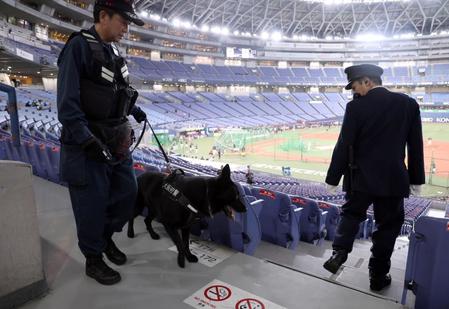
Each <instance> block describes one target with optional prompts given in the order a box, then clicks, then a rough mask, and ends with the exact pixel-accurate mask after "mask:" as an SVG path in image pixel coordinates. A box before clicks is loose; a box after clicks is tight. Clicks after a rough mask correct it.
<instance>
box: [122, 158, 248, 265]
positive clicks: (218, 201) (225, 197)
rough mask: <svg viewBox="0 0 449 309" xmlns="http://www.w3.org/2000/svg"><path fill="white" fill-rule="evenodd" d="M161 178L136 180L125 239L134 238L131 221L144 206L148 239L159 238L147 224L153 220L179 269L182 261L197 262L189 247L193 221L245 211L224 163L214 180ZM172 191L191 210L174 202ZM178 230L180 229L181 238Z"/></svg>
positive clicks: (154, 175) (150, 174)
mask: <svg viewBox="0 0 449 309" xmlns="http://www.w3.org/2000/svg"><path fill="white" fill-rule="evenodd" d="M165 177H166V176H165V175H164V174H161V173H153V172H147V173H144V174H142V175H140V176H139V177H138V178H137V182H138V193H137V200H136V206H135V209H134V216H133V217H132V219H131V220H130V221H129V223H128V237H130V238H133V237H134V218H135V217H136V216H138V215H140V214H142V212H143V210H144V208H145V207H147V208H148V216H147V217H146V218H145V225H146V227H147V230H148V232H149V233H150V235H151V238H153V239H159V235H158V234H157V233H156V232H155V231H154V230H153V228H152V226H151V221H153V219H155V218H157V219H158V220H159V221H160V222H161V223H162V224H163V226H164V227H165V230H166V231H167V233H168V235H170V238H171V239H172V240H173V242H174V243H175V245H176V248H177V249H178V265H179V267H184V266H185V258H187V260H188V261H189V262H191V263H196V262H198V258H197V257H196V256H195V255H193V254H192V253H191V252H190V248H189V234H190V227H191V225H192V224H193V223H194V222H195V219H197V218H200V217H204V216H208V217H211V216H212V215H214V214H215V213H218V212H220V211H224V212H225V214H226V215H227V216H228V217H232V211H233V210H235V211H236V212H245V211H246V208H245V205H244V204H243V203H242V202H241V201H240V195H239V191H238V189H237V186H236V185H235V184H234V183H233V182H232V180H231V170H230V168H229V165H227V164H226V166H225V167H224V168H223V169H222V171H221V173H220V175H219V176H218V177H200V176H184V175H183V174H182V175H180V174H179V173H178V175H176V177H175V176H174V175H170V176H168V177H171V178H170V182H168V180H167V179H165ZM167 183H168V184H169V185H168V186H167ZM173 189H177V190H179V191H180V192H181V193H182V194H183V196H184V197H185V198H186V200H188V202H190V205H191V206H193V208H189V207H188V206H187V203H184V204H183V203H182V202H180V201H179V200H176V199H175V198H174V195H171V194H170V193H169V191H170V190H171V191H174V190H173ZM195 211H197V212H195ZM178 230H181V235H182V236H181V237H180V235H179V232H178Z"/></svg>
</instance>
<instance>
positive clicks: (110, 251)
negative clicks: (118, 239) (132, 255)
mask: <svg viewBox="0 0 449 309" xmlns="http://www.w3.org/2000/svg"><path fill="white" fill-rule="evenodd" d="M104 254H105V255H106V256H107V257H108V259H109V261H111V262H112V263H114V264H115V265H123V264H125V263H126V255H125V254H124V253H123V252H122V251H120V250H119V249H118V248H117V246H116V245H115V244H114V242H113V241H112V239H108V240H107V245H106V249H104Z"/></svg>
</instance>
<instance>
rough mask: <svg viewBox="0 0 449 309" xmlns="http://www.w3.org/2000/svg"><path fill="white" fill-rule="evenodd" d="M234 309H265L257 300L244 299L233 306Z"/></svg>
mask: <svg viewBox="0 0 449 309" xmlns="http://www.w3.org/2000/svg"><path fill="white" fill-rule="evenodd" d="M235 309H265V306H264V304H263V303H262V302H261V301H260V300H258V299H254V298H244V299H241V300H239V301H238V302H237V304H235Z"/></svg>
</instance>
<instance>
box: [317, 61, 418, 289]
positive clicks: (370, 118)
mask: <svg viewBox="0 0 449 309" xmlns="http://www.w3.org/2000/svg"><path fill="white" fill-rule="evenodd" d="M345 73H346V74H347V77H348V81H349V83H348V85H347V86H346V89H347V90H349V89H352V91H353V93H354V99H353V100H352V101H351V102H349V103H348V104H347V106H346V112H345V116H344V120H343V125H342V128H341V131H340V136H339V138H338V141H337V144H336V145H335V149H334V152H333V155H332V161H331V164H330V167H329V170H328V172H327V177H326V183H327V184H328V188H329V191H331V192H332V191H335V189H336V187H337V185H338V183H339V182H340V179H341V177H342V176H343V175H344V180H343V190H344V191H346V193H347V201H346V203H345V204H344V205H343V206H342V213H341V221H340V222H339V225H338V227H337V234H336V237H335V240H334V242H333V245H332V246H333V250H334V251H333V255H332V257H331V258H330V259H329V260H328V261H326V262H325V263H324V265H323V266H324V268H326V269H327V270H328V271H330V272H332V273H336V272H337V271H338V269H339V268H340V266H341V265H342V264H343V263H344V262H345V261H346V259H347V257H348V253H349V252H351V250H352V246H353V243H354V239H355V236H356V234H357V232H358V230H359V224H360V222H362V221H364V220H365V219H366V211H367V209H368V207H369V206H370V205H371V204H373V206H374V218H375V220H376V230H375V231H374V232H373V235H372V242H373V245H372V247H371V253H372V254H371V258H370V260H369V273H370V288H371V289H372V290H375V291H379V290H381V289H383V288H385V287H386V286H388V285H389V284H390V283H391V277H390V275H389V274H388V273H389V270H390V258H391V254H392V253H393V248H394V243H395V241H396V237H397V236H398V235H399V233H400V231H401V227H402V224H403V222H404V197H408V196H409V194H410V193H412V194H416V195H417V194H419V190H420V187H421V186H420V185H422V184H424V183H425V175H424V162H423V137H422V129H421V117H420V111H419V106H418V104H417V103H416V101H415V100H414V99H412V98H410V97H409V96H407V95H405V94H401V93H394V92H390V91H389V90H387V89H385V88H384V87H382V86H381V85H382V80H381V78H380V76H381V75H382V73H383V70H382V68H380V67H378V66H375V65H370V64H362V65H355V66H351V67H348V68H346V70H345ZM406 147H407V160H408V162H407V166H406V164H405V162H404V160H405V149H406Z"/></svg>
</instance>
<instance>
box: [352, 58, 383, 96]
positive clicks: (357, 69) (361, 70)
mask: <svg viewBox="0 0 449 309" xmlns="http://www.w3.org/2000/svg"><path fill="white" fill-rule="evenodd" d="M383 72H384V70H383V69H382V68H381V67H378V66H377V65H374V64H359V65H353V66H350V67H347V68H346V69H345V73H346V75H347V76H348V84H347V85H346V87H345V89H346V90H349V89H351V88H352V83H353V82H354V81H356V80H358V79H360V78H362V77H368V76H369V77H380V76H381V75H382V73H383Z"/></svg>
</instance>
